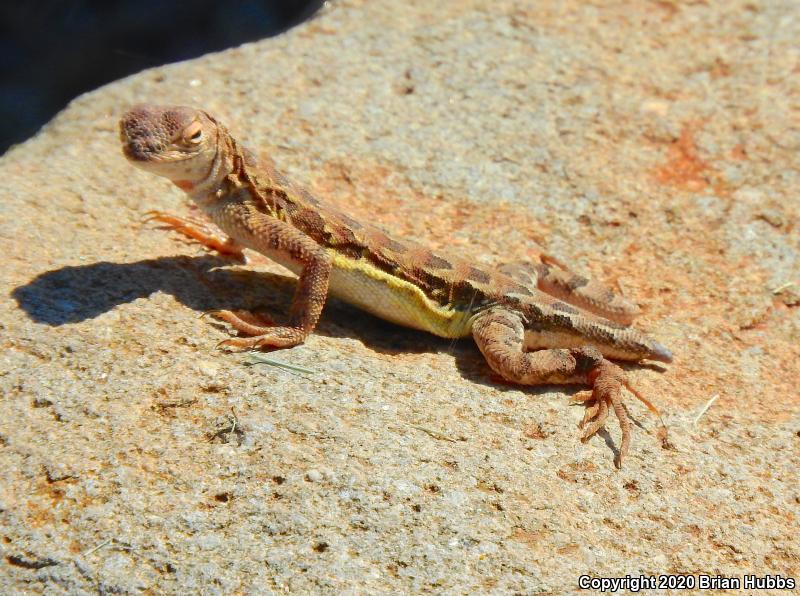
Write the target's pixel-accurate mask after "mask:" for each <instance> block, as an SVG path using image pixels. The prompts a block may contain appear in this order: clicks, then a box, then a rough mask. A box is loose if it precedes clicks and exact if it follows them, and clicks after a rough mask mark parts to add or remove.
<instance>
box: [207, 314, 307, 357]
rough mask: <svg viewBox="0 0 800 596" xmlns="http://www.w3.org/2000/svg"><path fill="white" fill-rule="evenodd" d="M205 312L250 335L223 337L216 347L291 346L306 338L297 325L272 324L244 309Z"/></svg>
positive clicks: (246, 348) (247, 348)
mask: <svg viewBox="0 0 800 596" xmlns="http://www.w3.org/2000/svg"><path fill="white" fill-rule="evenodd" d="M205 314H206V315H208V316H212V317H214V318H216V319H220V320H222V321H225V322H226V323H228V324H229V325H230V326H231V327H233V328H234V329H236V330H237V331H239V332H241V333H244V334H245V335H248V336H250V337H231V338H229V339H225V340H223V341H221V342H219V343H218V344H217V347H218V348H223V347H225V348H242V349H245V350H249V349H254V348H291V347H292V346H296V345H298V344H301V343H303V341H304V340H305V338H306V332H305V331H303V330H302V329H300V328H299V327H278V326H273V323H272V321H270V320H267V319H265V318H264V317H262V316H259V315H257V314H254V313H251V312H249V311H246V310H236V311H233V310H215V311H211V312H208V313H205Z"/></svg>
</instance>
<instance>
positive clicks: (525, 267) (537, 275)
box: [499, 254, 640, 325]
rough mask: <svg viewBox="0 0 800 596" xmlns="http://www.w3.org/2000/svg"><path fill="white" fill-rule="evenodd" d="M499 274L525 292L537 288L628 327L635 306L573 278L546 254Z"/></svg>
mask: <svg viewBox="0 0 800 596" xmlns="http://www.w3.org/2000/svg"><path fill="white" fill-rule="evenodd" d="M499 271H500V272H501V273H503V274H504V275H507V276H508V277H510V278H512V279H513V280H515V281H517V282H519V283H521V284H522V285H524V286H525V287H527V288H529V289H533V288H535V289H537V290H540V291H542V292H545V293H546V294H550V295H551V296H553V297H555V298H558V299H559V300H563V301H564V302H568V303H569V304H572V305H573V306H577V307H579V308H582V309H584V310H587V311H589V312H591V313H594V314H596V315H600V316H601V317H605V318H606V319H610V320H612V321H616V322H617V323H621V324H623V325H630V324H631V323H632V322H633V319H634V318H636V316H637V315H638V314H639V312H640V311H639V307H638V306H637V305H636V304H634V303H633V302H631V301H630V300H628V299H627V298H625V297H624V296H621V295H620V294H617V293H616V292H614V291H613V290H611V289H610V288H608V287H606V286H604V285H603V284H601V283H599V282H596V281H594V280H591V279H588V278H586V277H583V276H581V275H577V274H576V273H573V272H572V271H570V270H569V269H568V268H567V267H566V266H565V265H563V264H562V263H561V262H560V261H557V260H556V259H554V258H553V257H550V256H548V255H544V254H543V255H542V256H541V263H528V262H514V263H508V264H506V265H502V266H501V267H499Z"/></svg>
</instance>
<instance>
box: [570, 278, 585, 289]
mask: <svg viewBox="0 0 800 596" xmlns="http://www.w3.org/2000/svg"><path fill="white" fill-rule="evenodd" d="M588 283H589V280H588V279H587V278H585V277H583V276H581V275H573V276H572V277H571V278H570V279H569V281H567V287H568V288H569V289H570V290H577V289H578V288H582V287H583V286H585V285H586V284H588Z"/></svg>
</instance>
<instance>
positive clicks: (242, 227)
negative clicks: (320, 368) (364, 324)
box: [209, 207, 331, 348]
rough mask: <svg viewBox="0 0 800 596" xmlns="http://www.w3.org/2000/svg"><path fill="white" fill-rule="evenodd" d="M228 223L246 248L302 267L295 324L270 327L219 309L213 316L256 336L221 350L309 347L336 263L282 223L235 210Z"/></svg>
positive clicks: (233, 341)
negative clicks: (302, 344)
mask: <svg viewBox="0 0 800 596" xmlns="http://www.w3.org/2000/svg"><path fill="white" fill-rule="evenodd" d="M223 222H224V223H226V224H227V225H225V226H223V227H226V228H229V229H230V231H232V232H234V234H235V236H236V237H237V239H239V240H240V241H241V242H242V244H243V245H245V246H247V247H248V248H251V249H253V250H256V251H258V252H260V253H261V254H263V255H264V256H269V257H275V258H276V259H277V260H278V261H280V262H286V261H291V262H293V263H296V264H297V265H299V266H300V267H301V268H302V270H301V271H300V273H299V280H298V283H297V289H296V290H295V294H294V298H293V299H292V306H291V308H290V311H289V324H288V325H286V326H269V325H265V324H263V321H261V320H260V318H259V317H257V316H255V315H251V314H250V313H242V312H241V311H237V312H234V311H230V310H219V311H214V312H212V313H209V314H211V315H212V316H215V317H217V318H219V319H222V320H224V321H226V322H227V323H229V324H230V325H231V326H233V327H234V328H235V329H237V330H238V331H240V332H242V333H244V334H246V335H249V336H251V337H236V338H231V339H226V340H224V341H222V342H220V344H219V345H220V346H229V347H237V348H260V347H272V348H289V347H292V346H296V345H298V344H301V343H303V341H304V340H305V338H306V337H307V336H308V335H309V334H310V333H311V332H312V331H313V330H314V327H316V325H317V321H319V317H320V315H321V314H322V308H323V306H324V305H325V299H326V297H327V294H328V281H329V279H330V274H331V259H330V256H328V253H327V252H326V251H325V249H323V248H322V247H321V246H319V245H318V244H317V243H316V242H314V240H313V239H312V238H310V237H309V236H306V235H305V234H303V233H302V232H301V231H299V230H298V229H296V228H294V227H293V226H291V225H290V224H287V223H285V222H283V221H281V220H278V219H275V218H272V217H268V216H266V215H264V214H263V213H260V212H255V211H251V210H248V209H244V210H243V209H241V208H240V207H234V208H233V210H232V212H229V213H227V214H224V215H223Z"/></svg>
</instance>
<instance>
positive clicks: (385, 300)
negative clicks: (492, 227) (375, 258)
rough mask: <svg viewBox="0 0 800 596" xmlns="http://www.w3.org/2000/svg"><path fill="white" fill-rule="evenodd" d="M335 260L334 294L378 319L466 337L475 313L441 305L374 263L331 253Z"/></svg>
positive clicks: (331, 281)
mask: <svg viewBox="0 0 800 596" xmlns="http://www.w3.org/2000/svg"><path fill="white" fill-rule="evenodd" d="M328 253H329V254H330V255H331V259H332V261H333V270H332V271H331V279H330V293H331V294H332V295H334V296H336V297H337V298H340V299H341V300H344V301H345V302H348V303H349V304H352V305H354V306H357V307H358V308H360V309H362V310H365V311H367V312H369V313H371V314H373V315H375V316H377V317H380V318H382V319H385V320H387V321H391V322H392V323H397V324H398V325H403V326H405V327H412V328H414V329H420V330H422V331H427V332H428V333H433V334H434V335H438V336H439V337H447V338H457V337H466V336H467V335H469V334H470V331H471V327H472V321H471V317H472V313H470V312H467V311H463V310H457V309H454V308H452V307H451V306H449V305H441V304H438V303H437V302H435V301H433V300H431V299H430V298H428V297H427V296H426V295H425V293H424V292H423V291H422V290H421V289H420V288H419V287H417V286H416V285H414V284H413V283H411V282H408V281H406V280H404V279H401V278H399V277H396V276H394V275H391V274H390V273H387V272H385V271H381V270H380V269H378V268H377V267H375V266H374V265H373V264H371V263H369V262H367V261H362V260H355V259H351V258H349V257H345V256H343V255H341V254H339V253H337V252H336V251H334V250H330V249H329V250H328Z"/></svg>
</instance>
